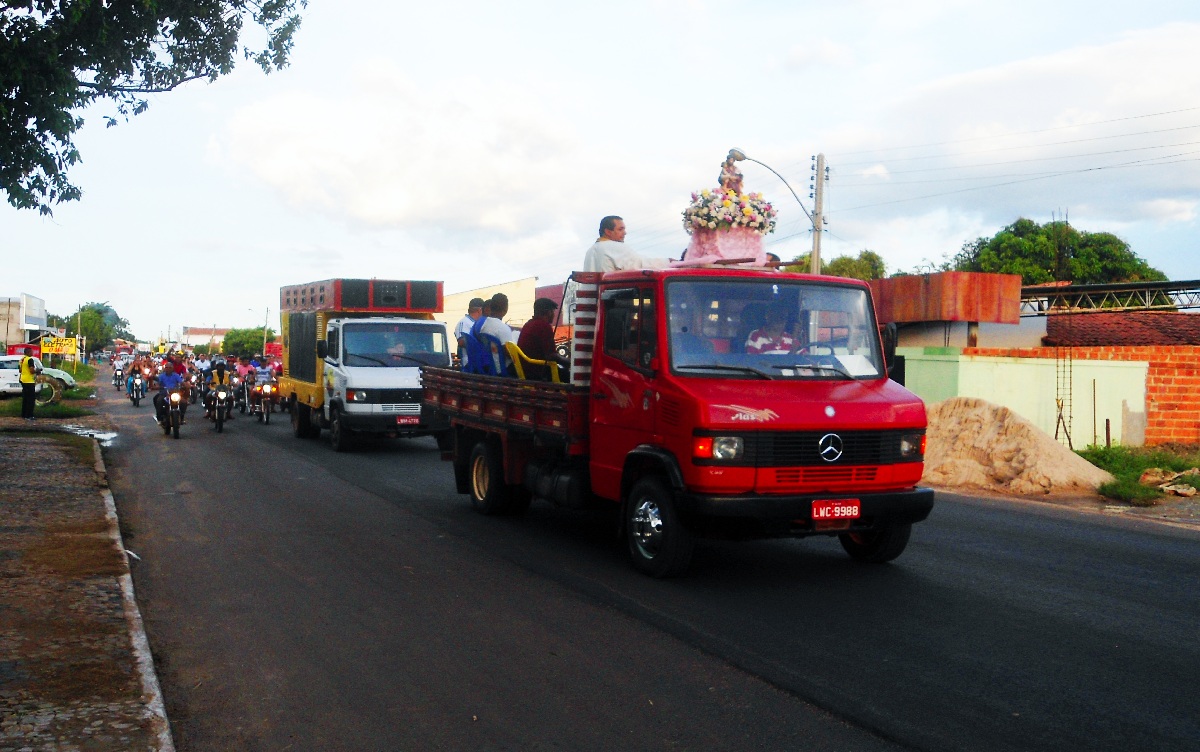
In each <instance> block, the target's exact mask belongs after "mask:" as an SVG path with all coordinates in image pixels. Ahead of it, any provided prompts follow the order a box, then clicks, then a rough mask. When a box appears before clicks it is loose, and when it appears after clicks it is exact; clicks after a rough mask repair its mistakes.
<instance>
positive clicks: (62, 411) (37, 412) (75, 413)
mask: <svg viewBox="0 0 1200 752" xmlns="http://www.w3.org/2000/svg"><path fill="white" fill-rule="evenodd" d="M33 414H34V416H36V417H38V418H81V417H83V416H84V415H95V413H94V412H93V411H91V410H88V409H86V408H82V407H76V406H75V405H68V404H64V403H62V402H57V403H55V404H53V405H45V406H42V407H37V408H34V410H33ZM0 417H6V418H19V417H21V398H20V397H15V398H13V399H6V400H3V401H0Z"/></svg>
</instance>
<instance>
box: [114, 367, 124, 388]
mask: <svg viewBox="0 0 1200 752" xmlns="http://www.w3.org/2000/svg"><path fill="white" fill-rule="evenodd" d="M112 383H113V386H115V387H116V388H117V391H120V390H121V388H122V387H123V386H125V369H123V368H121V367H120V366H118V367H117V368H116V369H115V370H114V371H113V382H112Z"/></svg>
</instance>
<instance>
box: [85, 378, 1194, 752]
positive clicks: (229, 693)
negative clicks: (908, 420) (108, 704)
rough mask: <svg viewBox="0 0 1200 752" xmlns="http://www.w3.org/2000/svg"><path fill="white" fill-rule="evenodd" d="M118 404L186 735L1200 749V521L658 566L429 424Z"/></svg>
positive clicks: (156, 633)
mask: <svg viewBox="0 0 1200 752" xmlns="http://www.w3.org/2000/svg"><path fill="white" fill-rule="evenodd" d="M113 402H114V403H115V404H113V405H112V407H111V409H112V411H113V414H114V419H115V421H116V422H117V424H118V426H119V427H120V430H121V435H120V437H119V438H118V439H117V441H116V442H115V443H114V446H113V447H112V448H111V449H110V450H107V451H106V459H107V460H108V463H109V471H110V478H111V482H112V484H113V489H114V494H115V496H116V498H117V505H118V509H119V512H120V514H121V519H122V533H123V535H124V536H125V541H126V546H127V547H128V548H130V549H132V550H134V551H136V552H137V553H138V554H139V555H140V556H141V557H142V562H141V563H140V564H138V565H137V566H136V567H135V568H134V580H135V583H136V588H137V594H138V599H139V604H140V605H141V608H142V612H143V616H144V619H145V623H146V628H147V631H148V633H149V637H150V644H151V646H152V648H153V650H154V655H155V659H156V664H157V666H158V672H159V678H160V680H161V681H162V684H163V690H164V694H165V696H166V704H167V711H168V715H169V717H170V719H171V724H172V730H173V732H174V734H175V740H176V744H177V745H178V748H179V749H181V750H209V749H212V750H218V749H222V750H223V749H247V750H255V749H263V750H268V749H270V750H274V749H467V748H470V749H573V750H583V749H664V748H670V749H751V748H753V749H838V750H847V749H854V750H858V749H861V750H870V749H901V748H904V749H928V750H955V749H979V750H1008V749H1011V750H1032V749H1044V750H1062V749H1089V750H1092V749H1094V750H1108V749H1111V750H1118V749H1119V750H1141V749H1145V750H1195V749H1197V748H1200V722H1198V720H1197V715H1198V714H1197V713H1196V712H1195V707H1196V703H1195V700H1194V681H1195V677H1196V676H1198V675H1200V647H1198V646H1197V640H1196V637H1197V627H1196V624H1197V623H1198V619H1200V591H1198V589H1197V587H1196V585H1197V574H1198V573H1200V545H1198V543H1200V535H1198V534H1197V533H1196V532H1195V531H1191V530H1184V529H1173V528H1164V527H1160V526H1155V525H1152V524H1148V523H1140V522H1134V521H1127V520H1122V519H1108V518H1101V517H1096V516H1094V515H1086V514H1079V513H1076V512H1072V511H1069V510H1055V509H1049V508H1044V507H1041V506H1033V505H1028V504H1022V503H1019V502H1004V501H997V500H979V499H972V498H970V497H958V496H953V495H942V496H940V497H939V500H938V504H937V507H936V508H935V510H934V513H933V515H932V517H931V519H930V520H929V521H928V522H926V523H923V524H921V525H918V526H917V527H916V528H915V530H914V535H913V541H912V543H910V545H909V549H908V550H907V551H906V552H905V554H904V555H903V556H902V557H901V558H900V559H899V560H897V561H896V562H894V563H893V564H890V565H884V566H864V565H861V564H856V563H854V562H852V561H850V560H849V559H848V558H847V557H846V556H845V555H844V554H843V553H842V552H841V549H840V547H839V546H838V545H837V543H836V541H835V540H832V539H815V540H807V541H772V542H761V543H753V544H734V543H703V544H701V546H699V548H698V550H697V554H696V558H695V562H694V565H693V569H692V571H691V573H690V574H689V576H687V577H685V578H682V579H679V580H674V581H667V582H662V581H655V580H651V579H648V578H645V577H642V576H640V575H638V574H636V573H635V572H633V571H632V570H631V568H630V567H629V566H628V564H627V563H626V562H625V559H624V553H623V551H622V550H621V546H620V545H619V543H618V542H617V541H616V540H615V538H614V536H613V534H612V531H611V528H610V525H609V524H608V522H609V520H607V519H606V518H605V517H604V516H603V515H598V514H582V513H575V512H566V511H562V510H556V509H553V508H551V507H549V506H547V505H545V504H544V503H541V502H537V503H535V505H534V507H533V509H532V510H531V511H530V513H529V514H528V515H527V516H525V517H524V518H521V519H493V518H484V517H482V516H479V515H477V514H475V513H474V512H472V511H471V510H470V507H469V504H468V503H467V502H466V499H465V497H460V496H458V495H456V494H455V493H454V488H453V480H452V477H451V472H450V467H449V465H448V463H442V462H440V461H439V456H438V453H437V451H436V449H435V447H434V445H433V442H432V440H430V439H421V440H401V441H393V442H384V443H380V444H375V445H371V446H369V447H367V448H365V449H364V450H363V451H361V452H359V453H355V454H349V455H344V454H335V453H333V452H332V450H330V448H329V446H328V444H327V442H324V441H321V442H313V441H303V440H298V439H294V438H292V436H291V433H290V430H289V427H288V426H287V424H286V423H285V422H284V421H282V420H277V421H276V423H273V424H271V425H260V424H257V423H254V422H252V421H249V420H246V419H245V418H244V417H243V418H239V419H238V420H236V421H235V422H234V423H232V424H231V425H230V426H229V427H228V430H227V432H226V433H225V434H222V435H217V434H215V432H214V431H213V430H212V428H211V426H210V425H209V424H207V423H205V422H203V421H202V420H200V419H199V414H198V412H195V413H192V414H191V416H190V417H191V420H190V421H189V424H188V425H186V426H184V430H183V437H182V438H181V439H180V440H178V441H175V440H172V439H169V438H165V437H163V436H162V434H161V431H158V430H157V428H156V427H155V426H154V424H153V423H152V421H151V418H150V411H149V409H148V408H145V407H143V408H140V409H137V410H135V409H134V408H133V407H132V406H131V405H129V404H128V403H127V402H119V401H117V400H113ZM276 417H277V418H278V417H279V416H276Z"/></svg>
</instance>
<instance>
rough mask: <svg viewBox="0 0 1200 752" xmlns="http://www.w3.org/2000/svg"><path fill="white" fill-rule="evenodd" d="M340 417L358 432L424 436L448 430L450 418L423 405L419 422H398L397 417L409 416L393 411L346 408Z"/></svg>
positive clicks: (346, 424)
mask: <svg viewBox="0 0 1200 752" xmlns="http://www.w3.org/2000/svg"><path fill="white" fill-rule="evenodd" d="M341 417H342V424H343V425H344V426H345V427H346V428H348V429H349V430H351V431H356V432H358V433H378V434H399V435H401V436H425V435H428V434H435V433H440V432H442V431H448V430H450V420H449V419H448V418H447V417H446V416H445V415H442V414H440V413H438V412H437V411H436V410H430V409H428V408H426V407H424V406H422V408H421V417H420V422H419V423H403V422H400V423H398V422H397V420H396V419H397V417H399V418H401V419H408V418H409V416H406V415H404V416H397V415H396V414H394V413H356V412H350V411H349V410H346V411H344V412H342V415H341Z"/></svg>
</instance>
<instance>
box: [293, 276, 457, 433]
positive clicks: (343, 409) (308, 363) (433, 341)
mask: <svg viewBox="0 0 1200 752" xmlns="http://www.w3.org/2000/svg"><path fill="white" fill-rule="evenodd" d="M441 310H442V283H441V282H427V281H408V280H379V279H369V280H368V279H331V280H324V281H321V282H311V283H308V284H303V285H290V286H287V287H284V288H282V289H281V290H280V311H281V315H280V319H281V320H280V328H281V330H282V334H283V337H282V339H283V376H282V377H281V378H280V380H279V389H280V394H281V395H282V396H283V398H284V399H286V400H287V401H288V405H289V409H290V412H291V418H292V432H293V434H294V435H295V436H296V437H298V438H317V437H318V436H320V433H321V430H322V429H327V430H328V431H329V439H330V443H331V444H332V446H333V448H334V450H335V451H339V452H344V451H348V450H350V449H352V448H353V447H354V444H355V440H356V438H358V437H360V436H363V435H368V434H373V435H379V436H392V437H396V436H434V437H435V438H437V440H438V444H439V446H447V445H448V442H450V441H451V434H450V431H449V429H450V424H449V421H448V419H447V418H446V417H445V416H443V415H440V414H438V413H437V412H436V411H433V410H431V409H429V408H425V407H423V406H422V404H421V397H422V389H421V380H420V379H421V377H420V368H421V366H438V367H442V368H446V367H449V366H450V363H451V358H450V352H451V349H450V338H449V335H448V333H447V331H446V325H445V324H443V323H441V322H439V321H435V320H434V319H433V315H432V314H434V313H438V312H440V311H441Z"/></svg>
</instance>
